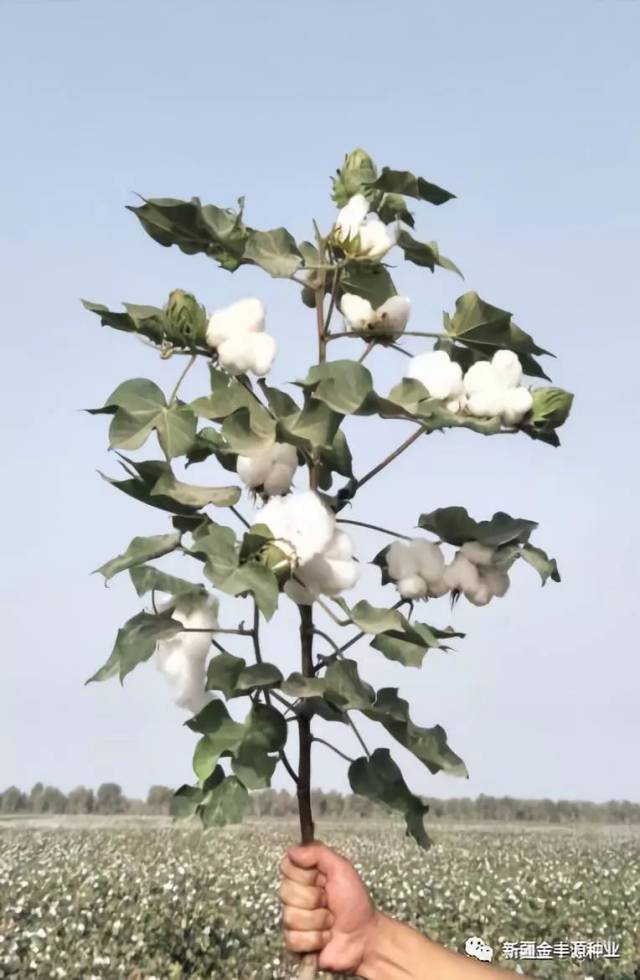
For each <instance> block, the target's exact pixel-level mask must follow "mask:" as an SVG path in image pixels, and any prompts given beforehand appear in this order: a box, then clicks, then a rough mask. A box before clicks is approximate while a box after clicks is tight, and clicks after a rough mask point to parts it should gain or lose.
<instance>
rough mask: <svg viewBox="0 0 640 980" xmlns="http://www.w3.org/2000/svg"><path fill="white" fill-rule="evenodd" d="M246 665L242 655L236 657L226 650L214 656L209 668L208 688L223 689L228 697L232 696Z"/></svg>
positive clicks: (210, 689) (213, 689)
mask: <svg viewBox="0 0 640 980" xmlns="http://www.w3.org/2000/svg"><path fill="white" fill-rule="evenodd" d="M246 665H247V664H246V661H245V660H243V659H242V657H235V656H234V655H233V654H231V653H227V652H226V651H225V653H219V654H217V655H216V656H215V657H212V658H211V660H210V661H209V667H208V668H207V683H206V685H205V688H206V690H207V691H222V692H223V694H224V696H225V697H226V698H230V697H232V696H233V694H234V692H235V690H236V685H237V682H238V678H239V676H240V674H241V673H242V671H243V670H244V668H245V667H246Z"/></svg>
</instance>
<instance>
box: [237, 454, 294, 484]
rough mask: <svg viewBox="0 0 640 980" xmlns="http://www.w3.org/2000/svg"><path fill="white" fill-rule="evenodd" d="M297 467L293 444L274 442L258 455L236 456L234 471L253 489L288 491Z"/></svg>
mask: <svg viewBox="0 0 640 980" xmlns="http://www.w3.org/2000/svg"><path fill="white" fill-rule="evenodd" d="M297 468H298V454H297V452H296V448H295V446H291V445H289V444H288V443H283V442H276V443H274V445H273V446H271V447H270V448H269V449H267V450H266V452H264V453H260V454H259V455H258V456H238V461H237V463H236V472H237V474H238V476H239V477H240V479H241V480H242V482H243V483H244V484H245V485H246V486H247V487H249V489H250V490H255V489H257V488H258V487H261V488H262V490H263V493H265V494H267V495H269V496H271V495H273V494H280V493H288V491H289V489H290V487H291V481H292V479H293V476H294V473H295V471H296V469H297Z"/></svg>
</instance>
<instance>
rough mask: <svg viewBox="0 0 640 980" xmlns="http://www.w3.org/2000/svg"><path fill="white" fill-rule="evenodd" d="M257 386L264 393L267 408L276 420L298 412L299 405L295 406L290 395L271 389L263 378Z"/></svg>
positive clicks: (277, 389)
mask: <svg viewBox="0 0 640 980" xmlns="http://www.w3.org/2000/svg"><path fill="white" fill-rule="evenodd" d="M258 384H259V385H260V387H261V388H262V390H263V392H264V393H265V396H266V399H267V402H268V404H269V408H270V409H271V411H272V412H273V413H274V415H277V416H278V418H282V417H283V416H285V415H293V414H294V413H295V412H298V411H299V410H300V407H299V405H297V404H296V402H295V401H294V400H293V398H292V397H291V395H289V394H287V392H286V391H281V390H280V389H279V388H273V387H271V386H270V385H268V384H267V383H266V381H265V380H264V379H263V378H261V379H260V380H259V381H258Z"/></svg>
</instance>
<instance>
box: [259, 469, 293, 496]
mask: <svg viewBox="0 0 640 980" xmlns="http://www.w3.org/2000/svg"><path fill="white" fill-rule="evenodd" d="M292 476H293V472H292V470H291V467H289V466H285V464H284V463H276V464H275V465H274V466H272V467H271V469H270V470H269V473H268V474H267V476H266V477H265V478H264V480H263V481H262V482H263V490H264V492H265V493H266V494H268V495H269V496H273V495H274V494H277V493H288V492H289V489H290V487H291V477H292Z"/></svg>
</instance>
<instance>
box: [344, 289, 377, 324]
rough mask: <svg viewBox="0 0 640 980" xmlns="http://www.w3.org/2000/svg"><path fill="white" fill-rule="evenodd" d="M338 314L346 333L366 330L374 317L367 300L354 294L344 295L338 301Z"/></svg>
mask: <svg viewBox="0 0 640 980" xmlns="http://www.w3.org/2000/svg"><path fill="white" fill-rule="evenodd" d="M340 312H341V313H342V316H343V317H344V322H345V326H346V328H347V330H348V331H350V330H356V331H360V330H366V329H367V327H368V326H370V324H371V322H372V320H373V319H374V316H375V314H374V311H373V307H372V305H371V303H370V302H369V300H367V299H363V298H362V296H356V295H355V293H345V295H344V296H343V297H342V299H341V301H340Z"/></svg>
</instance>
